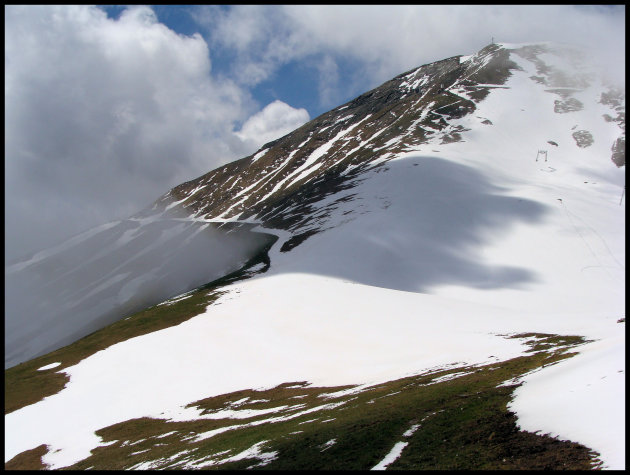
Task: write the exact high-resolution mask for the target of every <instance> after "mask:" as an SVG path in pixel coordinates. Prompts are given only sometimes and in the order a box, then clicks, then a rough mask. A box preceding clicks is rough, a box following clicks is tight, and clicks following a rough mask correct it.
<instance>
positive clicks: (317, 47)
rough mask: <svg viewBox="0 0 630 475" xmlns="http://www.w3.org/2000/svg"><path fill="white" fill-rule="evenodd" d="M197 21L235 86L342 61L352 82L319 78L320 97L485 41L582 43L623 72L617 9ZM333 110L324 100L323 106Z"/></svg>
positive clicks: (298, 12)
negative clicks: (225, 54) (224, 58)
mask: <svg viewBox="0 0 630 475" xmlns="http://www.w3.org/2000/svg"><path fill="white" fill-rule="evenodd" d="M197 21H198V22H199V24H200V25H205V26H206V27H207V35H208V38H209V41H210V43H211V44H212V45H216V46H217V47H219V46H220V47H224V48H227V49H229V50H231V51H232V52H233V53H234V54H235V55H236V60H235V61H234V64H233V66H234V69H233V77H234V79H235V81H239V82H241V83H243V84H248V85H254V84H258V83H260V82H262V81H265V80H267V79H269V78H272V77H273V74H274V73H275V72H276V71H277V70H278V69H279V68H280V67H281V66H283V65H285V64H287V63H290V62H292V61H301V62H303V63H305V64H310V65H311V67H312V68H313V69H314V72H315V73H316V74H317V73H318V72H320V73H321V71H322V65H323V64H324V63H322V59H321V58H326V59H325V61H326V62H327V64H326V67H325V69H326V70H327V71H329V72H332V71H334V68H333V65H332V62H334V63H336V64H337V65H340V64H342V63H344V62H346V61H352V62H353V67H354V66H356V68H358V71H357V75H356V78H357V80H356V81H355V83H354V84H351V85H348V84H343V83H341V82H340V80H337V81H336V84H335V82H334V81H332V80H331V75H330V74H320V83H321V84H320V87H319V92H320V101H321V103H322V105H326V107H328V106H329V104H328V102H329V101H330V98H331V96H330V92H331V87H333V85H334V87H335V88H337V89H339V88H346V91H345V93H346V94H348V93H350V94H352V95H355V94H356V95H358V94H360V93H361V92H364V91H365V90H366V89H369V88H371V87H375V86H377V85H379V84H381V83H382V82H384V81H386V80H388V79H390V78H391V77H393V76H395V75H397V74H400V73H402V72H404V71H406V70H409V69H411V68H414V67H416V66H419V65H422V64H426V63H429V62H432V61H437V60H440V59H444V58H446V57H449V56H454V55H457V54H472V53H475V52H476V51H478V50H479V49H481V48H482V47H484V46H486V45H487V44H489V43H490V42H491V39H492V38H493V37H494V39H495V41H502V42H509V43H520V42H532V41H557V42H566V43H573V44H577V45H583V46H586V47H588V48H590V49H591V50H592V51H593V52H594V53H593V54H594V56H598V57H602V58H604V59H606V58H608V57H609V56H613V58H610V59H608V60H607V64H608V65H612V66H616V69H617V70H618V71H619V72H621V73H622V74H623V71H624V67H623V66H624V65H623V64H622V65H621V67H619V63H620V62H621V63H623V59H624V57H625V46H624V44H625V7H624V6H613V7H600V6H574V5H360V6H359V5H285V6H271V5H270V6H260V5H259V6H255V7H253V6H249V5H236V6H234V7H231V8H230V9H229V10H226V9H222V8H218V7H210V8H205V7H202V8H200V10H198V15H197ZM333 105H334V104H333Z"/></svg>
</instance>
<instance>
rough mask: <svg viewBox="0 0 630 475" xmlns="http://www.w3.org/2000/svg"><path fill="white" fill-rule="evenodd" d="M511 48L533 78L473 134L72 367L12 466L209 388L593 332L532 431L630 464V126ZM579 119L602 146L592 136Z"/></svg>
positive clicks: (366, 190)
mask: <svg viewBox="0 0 630 475" xmlns="http://www.w3.org/2000/svg"><path fill="white" fill-rule="evenodd" d="M513 59H514V60H515V61H517V62H518V63H519V64H520V65H521V67H522V68H523V69H524V71H521V72H515V74H514V75H513V76H512V77H511V78H510V79H509V80H508V82H507V83H506V84H505V86H507V87H506V88H497V89H495V90H493V91H492V93H491V94H490V95H489V96H488V97H487V98H486V99H485V100H483V101H482V102H481V103H479V104H478V109H477V110H476V111H475V112H474V113H473V114H470V115H468V116H465V117H463V118H461V119H458V120H456V121H451V124H452V125H457V124H461V125H462V126H464V127H465V128H467V129H470V130H469V131H466V132H463V133H462V138H463V142H455V143H450V144H440V143H431V144H428V145H427V144H425V145H421V146H419V147H418V148H417V149H416V150H414V151H410V152H407V153H402V154H400V155H398V156H397V157H396V158H395V159H393V160H390V161H389V162H387V163H386V164H385V165H384V166H383V167H380V168H375V169H373V170H372V171H370V172H368V173H369V174H368V175H367V176H365V177H362V178H365V179H364V180H362V181H361V182H360V183H359V184H358V185H357V186H356V187H355V188H352V189H350V190H346V191H344V192H341V194H340V196H341V195H343V194H346V195H347V196H348V201H345V202H341V204H340V205H339V206H338V207H337V208H336V209H334V210H333V211H332V214H331V215H330V216H328V217H326V218H325V219H324V218H322V225H323V226H324V225H325V226H324V227H325V228H326V231H323V232H321V233H319V234H316V235H313V236H311V237H309V238H308V239H307V240H306V241H304V242H303V243H302V244H300V245H299V246H297V247H295V248H294V249H292V250H291V251H290V252H280V251H279V249H280V248H281V246H282V244H283V242H284V241H285V240H286V239H287V238H288V237H289V236H288V233H285V232H279V233H278V234H279V235H280V239H279V241H278V242H277V243H276V244H275V245H274V247H273V248H272V250H271V252H270V258H271V268H270V270H269V271H268V272H267V273H265V274H263V275H260V276H258V277H256V278H252V279H250V280H246V281H243V282H238V283H235V284H232V285H230V286H229V287H227V288H226V289H227V290H229V292H228V293H227V294H226V295H224V296H223V297H221V299H220V300H219V302H218V303H215V304H213V305H211V306H209V307H208V308H207V310H206V312H205V313H204V314H202V315H199V316H197V317H194V318H192V319H190V320H188V321H186V322H184V323H182V324H180V325H178V326H176V327H171V328H168V329H164V330H160V331H158V332H155V333H152V334H149V335H144V336H140V337H136V338H133V339H130V340H127V341H125V342H122V343H119V344H116V345H114V346H112V347H110V348H108V349H106V350H103V351H100V352H98V353H96V354H94V355H93V356H91V357H89V358H87V359H85V360H83V361H81V362H80V363H79V364H77V365H75V366H73V367H70V368H66V369H64V371H65V372H66V373H67V374H69V376H70V382H69V384H68V385H67V386H66V388H65V389H64V390H62V391H61V392H60V393H58V394H56V395H53V396H50V397H47V398H46V399H44V400H43V401H41V402H39V403H36V404H34V405H31V406H27V407H24V408H22V409H20V410H17V411H15V412H13V413H11V414H8V415H7V416H6V417H5V423H6V426H5V427H6V428H5V460H10V459H11V458H12V457H14V456H15V455H16V454H18V453H20V452H22V451H24V450H28V449H32V448H34V447H36V446H38V445H40V444H48V445H49V446H50V449H49V452H48V454H47V455H46V456H45V457H44V459H43V460H44V462H45V463H48V464H50V465H51V466H52V467H53V468H59V467H63V466H67V465H69V464H72V463H74V462H76V461H78V460H81V459H82V458H85V457H87V456H88V455H89V453H90V450H91V449H93V448H95V447H97V446H99V444H100V442H101V441H100V439H99V437H97V436H96V435H95V434H94V431H95V430H97V429H99V428H101V427H105V426H108V425H111V424H114V423H116V422H121V421H125V420H128V419H131V418H137V417H143V416H147V417H156V418H171V419H174V420H187V419H194V418H195V417H200V416H199V414H198V411H196V410H192V409H186V410H185V409H183V406H184V405H186V404H187V403H189V402H192V401H195V400H199V399H201V398H204V397H209V396H212V395H219V394H223V393H227V392H230V391H235V390H239V389H245V388H261V387H273V386H275V385H278V384H280V383H283V382H288V381H304V380H307V381H310V382H311V383H313V384H314V385H338V384H372V383H377V382H382V381H387V380H391V379H395V378H398V377H402V376H405V375H410V374H418V373H421V372H423V371H426V370H428V369H432V368H437V367H444V366H446V365H449V364H452V363H455V362H465V363H467V364H481V363H484V362H489V361H499V360H505V359H508V358H512V357H515V356H518V355H521V354H524V352H525V351H526V350H527V347H525V346H524V345H523V343H522V342H521V341H519V340H515V339H507V338H505V336H506V335H510V334H515V333H521V332H545V333H558V334H563V335H582V336H585V337H587V338H589V339H592V340H595V341H594V342H592V343H589V344H587V345H584V346H582V347H579V351H580V354H579V355H578V356H576V357H574V358H570V359H568V360H566V361H563V362H561V363H559V364H557V365H554V366H551V367H548V368H544V369H542V370H540V371H538V372H535V373H533V374H530V375H528V376H526V377H525V378H524V380H525V384H524V385H523V386H522V387H521V388H519V389H518V390H517V391H516V398H515V400H514V401H513V403H512V405H511V409H512V410H513V411H515V413H516V414H517V416H518V421H519V424H520V425H521V427H522V428H523V429H525V430H530V431H541V432H542V433H551V434H552V435H557V436H559V437H561V438H563V439H570V440H573V441H576V442H580V443H583V444H585V445H587V446H588V447H590V448H592V449H594V450H596V451H598V452H599V453H601V456H602V460H603V461H604V466H605V468H610V469H623V468H625V417H624V416H625V413H624V407H625V389H624V386H625V336H624V333H625V323H618V322H617V320H618V319H620V318H622V317H625V306H624V305H625V302H624V300H625V267H624V266H625V200H624V202H622V203H621V204H620V198H621V193H622V190H623V186H624V185H625V175H624V171H625V170H624V168H621V169H617V168H616V167H615V165H614V164H613V163H612V162H611V161H610V145H611V143H612V142H613V141H614V139H615V138H616V135H615V134H617V133H618V131H619V129H618V127H617V125H616V124H614V123H610V122H605V121H603V120H601V117H602V114H603V113H604V112H602V111H603V110H604V107H603V106H601V107H600V104H598V102H597V101H598V99H599V90H598V89H597V87H595V86H594V87H592V88H589V89H586V90H584V91H582V92H579V93H576V94H575V96H574V97H577V98H579V100H580V101H581V102H582V103H583V104H584V108H583V109H582V110H580V111H574V112H568V113H557V112H554V100H556V99H557V98H558V96H557V95H555V94H552V93H549V92H544V90H545V89H547V87H546V86H544V85H542V84H539V83H538V82H536V81H533V80H531V79H530V78H529V76H531V75H532V74H533V72H532V71H533V70H532V67H533V66H532V64H531V63H530V62H528V61H526V60H524V59H522V58H517V57H514V55H513ZM453 92H456V91H453ZM462 94H463V92H462ZM484 120H489V121H491V122H492V125H490V124H485V123H483V121H484ZM575 130H588V131H589V132H590V133H591V134H592V137H593V139H594V142H593V144H592V145H591V146H590V147H586V148H580V147H578V146H577V145H576V142H575V140H574V138H573V136H572V132H574V131H575ZM548 141H554V142H555V143H557V144H558V145H557V146H554V145H552V144H549V143H548ZM541 149H545V150H547V152H548V154H547V155H548V158H547V161H546V162H545V161H544V159H542V161H541V160H540V159H539V160H538V161H536V155H537V151H538V150H541ZM340 196H332V197H329V198H328V200H329V201H333V200H335V199H337V198H339V197H340ZM271 231H272V230H271ZM165 382H168V384H165ZM148 395H150V397H147V396H148ZM392 457H394V455H392ZM384 462H385V461H384Z"/></svg>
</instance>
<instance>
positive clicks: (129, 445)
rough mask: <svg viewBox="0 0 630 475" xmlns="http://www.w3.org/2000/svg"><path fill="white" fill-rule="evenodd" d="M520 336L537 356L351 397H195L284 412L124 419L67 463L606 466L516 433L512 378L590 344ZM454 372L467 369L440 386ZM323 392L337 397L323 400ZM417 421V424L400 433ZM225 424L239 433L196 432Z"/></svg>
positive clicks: (206, 409) (17, 462) (249, 393)
mask: <svg viewBox="0 0 630 475" xmlns="http://www.w3.org/2000/svg"><path fill="white" fill-rule="evenodd" d="M515 337H517V338H525V339H527V341H528V343H529V344H530V346H531V351H530V352H529V354H528V355H526V356H521V357H518V358H514V359H511V360H509V361H505V362H499V363H493V364H488V365H485V366H479V367H462V366H459V367H457V366H453V367H451V368H449V369H444V370H441V371H438V372H433V373H426V374H421V375H417V376H411V377H407V378H403V379H399V380H396V381H391V382H388V383H384V384H379V385H376V386H373V387H369V388H362V389H361V388H357V391H355V392H354V393H348V392H347V391H346V392H343V390H347V389H348V388H350V387H349V386H346V387H338V388H316V387H310V386H308V385H307V384H306V383H303V382H302V383H286V384H283V385H281V386H278V387H276V388H272V389H267V390H243V391H238V392H235V393H231V394H226V395H221V396H216V397H211V398H207V399H204V400H201V401H197V402H195V403H192V404H190V406H193V407H198V408H199V409H200V410H202V411H203V413H204V414H210V413H212V412H216V411H218V410H221V409H230V408H231V409H238V410H245V409H258V410H261V409H269V408H276V409H277V410H276V411H275V412H273V413H267V414H259V415H254V416H252V417H250V418H245V419H238V420H235V419H229V418H221V419H197V420H193V421H184V422H169V421H165V420H159V419H149V418H141V419H134V420H129V421H125V422H121V423H119V424H115V425H113V426H110V427H106V428H103V429H101V430H99V431H98V432H97V434H98V435H100V436H101V437H102V438H103V439H104V441H105V443H109V444H110V445H107V446H102V447H99V448H97V449H95V450H94V451H93V452H92V456H90V457H89V458H87V459H85V460H83V461H81V462H79V463H77V464H75V465H73V466H71V467H68V468H69V469H87V468H96V469H124V468H127V469H129V468H134V467H135V468H220V469H245V468H250V467H252V468H255V467H262V468H264V469H370V468H372V467H374V466H375V465H376V464H377V463H379V462H380V461H381V460H382V459H383V458H384V457H385V455H386V454H387V453H389V451H390V450H391V449H392V447H393V446H394V445H395V444H396V443H397V442H407V443H408V445H407V446H406V447H405V448H404V450H403V452H402V455H401V457H400V458H398V459H397V460H396V461H395V462H393V463H392V464H391V465H389V467H388V468H389V469H458V468H459V469H590V468H597V467H598V466H599V465H601V464H600V462H599V460H598V459H597V454H595V453H593V452H592V451H591V450H589V449H587V448H586V447H583V446H581V445H579V444H576V443H572V442H568V441H560V440H557V439H554V438H551V437H549V436H546V435H541V434H532V433H529V432H524V431H519V430H518V428H517V426H516V418H515V416H514V414H512V413H510V412H509V411H508V410H507V404H508V402H509V401H510V399H511V397H512V392H513V390H514V389H515V388H516V387H517V386H518V385H519V383H518V381H515V380H514V378H518V376H520V375H523V374H525V373H527V372H529V371H532V370H535V369H536V368H539V367H541V366H542V365H549V364H554V363H556V362H558V361H560V360H561V359H564V358H567V357H570V356H571V355H572V354H573V353H571V352H570V351H569V349H570V348H572V347H574V346H576V345H579V344H581V343H583V340H582V339H581V338H580V337H560V336H557V335H544V334H523V335H517V336H515ZM455 373H464V374H463V375H461V376H459V377H456V378H454V379H450V380H445V381H442V382H433V383H432V381H434V380H435V378H438V377H442V376H446V375H449V374H455ZM506 381H507V382H508V383H507V384H502V383H505V382H506ZM429 383H431V384H429ZM335 392H337V394H336V395H335V394H334V393H335ZM324 394H328V395H329V396H328V397H322V395H324ZM245 398H248V399H245ZM414 425H419V428H417V430H416V431H415V432H414V433H413V434H412V435H410V436H408V437H405V436H403V434H404V433H405V432H406V431H407V430H408V429H410V428H412V427H413V426H414ZM226 427H231V429H228V430H226V431H224V432H221V433H217V434H215V435H213V436H211V437H208V438H205V439H204V438H199V439H197V437H198V436H199V435H200V434H203V433H207V432H208V431H212V430H215V429H220V428H226ZM165 434H166V435H165ZM333 439H334V443H333V442H331V441H333ZM257 444H258V445H257ZM256 445H257V446H258V447H260V450H261V451H262V452H263V453H265V454H267V456H268V459H267V460H265V459H264V458H262V457H261V456H258V457H255V456H254V457H252V456H249V457H248V456H242V457H240V458H239V457H235V456H237V455H238V454H240V453H242V452H243V451H246V450H247V449H250V448H251V447H253V446H256ZM45 452H46V447H44V446H40V447H37V448H35V449H33V450H30V451H28V452H24V453H23V454H20V455H18V456H17V457H15V458H14V459H13V460H12V461H10V462H9V463H7V464H6V465H5V467H6V468H10V467H13V468H23V469H27V468H45V467H44V465H43V464H42V462H41V457H42V456H43V455H44V454H45ZM138 464H142V465H138Z"/></svg>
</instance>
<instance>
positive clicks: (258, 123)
mask: <svg viewBox="0 0 630 475" xmlns="http://www.w3.org/2000/svg"><path fill="white" fill-rule="evenodd" d="M309 119H310V117H309V114H308V112H307V110H306V109H294V108H293V107H291V106H289V105H288V104H285V103H284V102H282V101H274V102H272V103H271V104H269V105H268V106H267V107H265V108H264V109H263V110H261V111H260V112H258V113H256V114H254V115H253V116H251V117H250V118H249V119H247V121H245V123H244V124H243V127H242V128H241V130H240V132H237V133H236V135H237V136H238V137H239V138H240V139H241V140H243V142H245V143H252V144H263V145H264V144H265V143H267V142H270V141H272V140H275V139H277V138H279V137H282V136H284V135H286V134H288V133H289V132H292V131H293V130H295V128H296V124H299V125H302V124H304V123H306V122H308V121H309Z"/></svg>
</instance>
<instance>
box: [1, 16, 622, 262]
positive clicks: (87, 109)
mask: <svg viewBox="0 0 630 475" xmlns="http://www.w3.org/2000/svg"><path fill="white" fill-rule="evenodd" d="M492 37H494V38H495V41H498V42H510V43H521V42H536V41H560V42H566V43H572V44H581V45H582V46H584V47H586V48H588V49H589V50H590V52H591V54H592V56H593V57H595V58H597V59H598V60H599V61H600V62H601V63H602V68H603V69H604V70H606V71H607V72H609V73H610V74H611V75H612V76H613V79H616V80H618V81H621V82H623V81H625V7H624V6H608V7H602V6H597V5H595V6H588V5H586V6H584V5H583V6H572V5H517V6H510V5H508V6H501V5H485V6H479V5H477V6H475V5H459V6H457V5H429V6H426V5H394V6H391V5H388V6H383V5H364V6H354V5H341V6H339V5H228V6H217V5H183V6H169V5H156V6H141V5H134V6H129V7H126V6H89V5H50V6H49V5H38V6H30V5H27V6H20V5H7V6H5V196H6V199H5V224H6V226H5V230H6V231H5V257H7V258H13V257H16V256H18V255H21V254H25V253H28V252H31V251H36V250H39V249H43V248H45V247H48V246H50V245H53V244H55V243H57V242H59V241H61V240H63V239H65V238H67V237H68V236H71V235H73V234H76V233H78V232H81V231H83V230H86V229H89V228H91V227H94V226H96V225H99V224H102V223H105V222H109V221H112V220H115V219H122V218H125V217H127V216H129V215H131V214H133V213H135V212H137V211H139V210H140V209H142V208H144V207H146V206H148V205H150V204H151V203H152V202H153V201H154V200H155V199H157V198H158V197H159V196H161V195H162V194H164V193H166V192H167V191H168V190H169V189H170V188H172V187H173V186H176V185H178V184H180V183H182V182H183V181H186V180H190V179H192V178H195V177H197V176H199V175H202V174H203V173H206V172H208V171H209V170H211V169H213V168H216V167H217V166H220V165H222V164H225V163H228V162H230V161H232V160H236V159H238V158H241V157H244V156H247V155H249V154H251V153H254V152H255V151H256V150H257V149H258V148H259V147H260V146H261V145H262V144H264V143H266V142H268V141H270V140H273V139H275V138H278V137H280V136H282V135H284V134H286V133H288V132H290V131H291V130H293V129H295V128H297V127H298V126H300V125H302V124H303V123H304V122H306V121H308V120H310V119H313V118H315V117H316V116H318V115H319V114H321V113H323V112H326V111H328V110H330V109H332V108H334V107H336V106H339V105H341V104H343V103H345V102H347V101H348V100H351V99H353V98H354V97H356V96H358V95H360V94H362V93H363V92H366V91H367V90H369V89H371V88H374V87H376V86H378V85H380V84H382V83H383V82H385V81H387V80H388V79H391V78H392V77H394V76H396V75H398V74H400V73H402V72H404V71H407V70H409V69H411V68H414V67H416V66H419V65H422V64H426V63H429V62H432V61H437V60H440V59H444V58H446V57H450V56H454V55H458V54H472V53H475V52H476V51H478V50H479V49H481V48H483V47H484V46H486V45H487V44H488V43H490V40H491V38H492Z"/></svg>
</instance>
